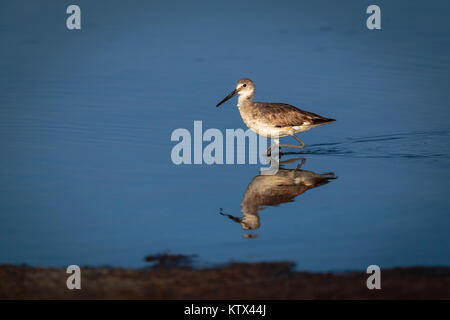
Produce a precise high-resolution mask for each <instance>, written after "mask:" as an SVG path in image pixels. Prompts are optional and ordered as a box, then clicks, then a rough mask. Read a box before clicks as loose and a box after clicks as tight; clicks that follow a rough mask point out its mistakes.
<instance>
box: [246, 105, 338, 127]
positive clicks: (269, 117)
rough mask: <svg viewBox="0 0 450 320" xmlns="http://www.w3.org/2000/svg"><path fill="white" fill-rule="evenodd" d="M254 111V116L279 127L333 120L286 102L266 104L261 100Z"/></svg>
mask: <svg viewBox="0 0 450 320" xmlns="http://www.w3.org/2000/svg"><path fill="white" fill-rule="evenodd" d="M252 113H253V117H254V118H257V119H260V121H262V122H265V123H267V124H268V125H271V126H274V127H278V128H283V127H295V126H302V125H314V124H319V123H324V122H328V121H332V119H327V118H324V117H322V116H319V115H318V114H315V113H312V112H308V111H304V110H300V109H298V108H296V107H294V106H291V105H290V104H284V103H270V104H269V103H267V104H266V103H261V102H259V103H257V104H256V108H254V109H253V110H252Z"/></svg>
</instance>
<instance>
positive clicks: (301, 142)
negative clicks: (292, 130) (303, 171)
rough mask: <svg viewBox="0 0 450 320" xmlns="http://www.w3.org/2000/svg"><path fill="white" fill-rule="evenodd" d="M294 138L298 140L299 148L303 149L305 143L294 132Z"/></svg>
mask: <svg viewBox="0 0 450 320" xmlns="http://www.w3.org/2000/svg"><path fill="white" fill-rule="evenodd" d="M292 136H293V137H294V138H295V140H297V141H298V142H300V148H299V149H303V148H304V147H305V146H306V145H305V144H304V143H303V141H302V140H300V139H299V138H298V137H297V136H296V135H295V134H293V135H292Z"/></svg>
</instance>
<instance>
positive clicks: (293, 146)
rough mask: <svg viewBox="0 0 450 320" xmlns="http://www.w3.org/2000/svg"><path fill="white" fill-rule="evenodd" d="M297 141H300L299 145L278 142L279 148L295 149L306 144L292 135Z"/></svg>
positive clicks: (301, 147)
mask: <svg viewBox="0 0 450 320" xmlns="http://www.w3.org/2000/svg"><path fill="white" fill-rule="evenodd" d="M292 136H293V137H294V138H295V139H296V140H297V141H298V142H300V144H301V145H295V144H280V148H281V147H284V148H295V149H303V148H304V147H305V146H306V145H305V144H304V143H303V141H302V140H300V139H299V138H298V137H297V136H296V135H295V134H293V135H292Z"/></svg>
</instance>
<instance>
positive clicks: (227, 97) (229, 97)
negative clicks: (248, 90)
mask: <svg viewBox="0 0 450 320" xmlns="http://www.w3.org/2000/svg"><path fill="white" fill-rule="evenodd" d="M236 93H237V90H236V89H235V90H233V92H232V93H230V94H229V95H227V96H226V97H225V98H224V99H223V100H222V101H220V102H219V103H218V104H217V105H216V107H218V106H220V105H221V104H222V103H224V102H225V101H227V100H230V99H231V98H232V97H233V96H235V95H236Z"/></svg>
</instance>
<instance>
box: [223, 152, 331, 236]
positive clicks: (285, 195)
mask: <svg viewBox="0 0 450 320" xmlns="http://www.w3.org/2000/svg"><path fill="white" fill-rule="evenodd" d="M293 160H302V162H301V163H300V164H299V165H298V166H297V168H296V169H282V168H280V169H279V170H278V172H277V173H276V174H275V175H258V176H256V177H254V178H253V180H252V181H251V182H250V184H249V185H248V187H247V190H246V191H245V194H244V198H243V199H242V202H241V211H242V215H243V216H242V217H235V216H232V215H230V214H225V213H224V212H223V210H222V209H221V210H220V212H219V213H220V214H221V215H223V216H226V217H228V218H230V219H231V220H233V221H234V222H237V223H240V224H241V227H242V229H244V230H255V229H259V227H260V222H259V214H258V212H259V211H260V210H262V209H264V208H265V207H268V206H278V205H280V204H282V203H286V202H293V201H294V199H295V198H296V197H297V196H299V195H301V194H303V193H305V192H306V191H308V190H309V189H312V188H316V187H319V186H322V185H325V184H327V183H329V182H330V181H331V180H334V179H336V178H337V177H336V176H335V174H334V173H333V172H328V173H315V172H312V171H307V170H301V169H300V168H301V166H302V165H303V164H304V163H305V159H293Z"/></svg>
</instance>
